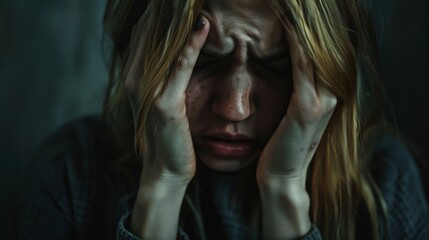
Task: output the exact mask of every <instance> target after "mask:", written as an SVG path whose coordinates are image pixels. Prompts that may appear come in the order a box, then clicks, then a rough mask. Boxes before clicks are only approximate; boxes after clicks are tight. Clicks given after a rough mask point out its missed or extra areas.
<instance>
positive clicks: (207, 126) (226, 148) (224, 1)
mask: <svg viewBox="0 0 429 240" xmlns="http://www.w3.org/2000/svg"><path fill="white" fill-rule="evenodd" d="M202 14H203V15H204V16H206V17H207V18H208V20H209V22H210V33H209V36H208V38H207V40H206V42H205V45H204V47H203V49H202V50H201V53H200V55H199V59H198V62H197V65H196V67H195V68H194V72H193V74H192V78H191V81H190V83H189V85H188V88H187V95H186V108H187V116H188V119H189V124H190V130H191V134H192V138H193V142H194V148H195V152H196V155H197V158H198V159H199V160H201V161H202V162H204V163H205V164H206V165H207V166H208V167H210V168H212V169H214V170H218V171H236V170H239V169H242V168H244V167H245V166H247V165H248V164H249V163H250V162H252V161H255V160H256V159H257V158H258V156H259V154H260V153H261V151H262V150H263V148H264V146H265V144H266V143H267V141H268V140H269V138H270V137H271V135H272V134H273V132H274V131H275V130H276V128H277V126H278V124H279V122H280V121H281V119H282V118H283V116H284V115H285V113H286V110H287V106H288V103H289V99H290V95H291V92H292V73H291V65H290V58H289V51H288V47H287V44H286V39H285V36H284V31H283V27H282V25H281V23H280V21H279V19H278V18H277V16H276V14H275V13H274V12H273V10H272V9H271V8H270V7H269V6H268V4H267V3H266V1H265V0H235V1H229V0H208V1H206V2H205V5H204V7H203V10H202Z"/></svg>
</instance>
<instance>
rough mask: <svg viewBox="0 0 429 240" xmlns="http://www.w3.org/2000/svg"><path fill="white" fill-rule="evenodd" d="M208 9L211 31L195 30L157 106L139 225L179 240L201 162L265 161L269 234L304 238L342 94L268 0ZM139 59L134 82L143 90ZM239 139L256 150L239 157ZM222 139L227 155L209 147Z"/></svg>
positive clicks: (221, 0)
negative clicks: (320, 153) (319, 75)
mask: <svg viewBox="0 0 429 240" xmlns="http://www.w3.org/2000/svg"><path fill="white" fill-rule="evenodd" d="M202 15H203V16H204V17H203V20H204V22H205V24H204V26H203V28H202V29H200V30H198V31H194V32H193V33H192V36H191V39H190V41H189V43H188V45H187V46H186V47H185V49H184V51H183V54H182V56H181V58H180V59H181V60H180V62H179V64H177V66H176V68H175V69H173V70H172V74H171V75H170V78H169V79H168V83H167V86H166V88H165V90H164V91H163V92H161V94H160V95H159V98H158V99H156V101H155V103H154V105H153V107H152V109H151V111H150V115H149V119H148V122H147V128H148V133H149V136H148V139H149V143H148V151H147V152H146V153H145V155H144V156H143V161H144V164H143V165H144V168H143V171H142V176H141V184H140V185H141V187H140V189H139V193H138V197H137V200H136V203H135V207H134V214H133V217H132V223H131V228H132V231H133V232H135V233H136V234H137V235H139V236H141V237H142V238H151V237H154V236H156V237H157V238H159V239H170V238H171V239H172V238H174V237H175V234H176V232H177V222H178V217H179V210H180V206H181V201H182V200H183V196H184V193H185V189H186V187H187V184H188V183H189V182H190V181H191V180H192V178H193V176H194V174H195V170H196V161H197V159H198V160H200V161H202V162H203V163H204V164H206V165H207V166H208V167H210V168H212V169H213V170H217V171H239V170H241V169H243V168H244V167H245V166H247V165H248V164H249V163H251V162H252V161H258V167H257V172H256V179H257V183H258V186H259V189H260V194H261V203H262V212H263V233H264V237H265V238H267V239H289V238H296V237H300V236H303V235H304V234H306V233H307V232H308V231H309V229H310V226H311V224H310V220H309V216H308V211H309V208H310V202H309V197H308V194H307V192H306V189H305V179H306V176H307V170H308V166H309V164H310V162H311V159H312V157H313V155H314V152H315V150H316V148H317V145H318V142H319V140H320V138H321V136H322V134H323V132H324V129H325V128H326V125H327V124H328V122H329V119H330V117H331V115H332V113H333V111H334V109H335V105H336V97H335V96H334V95H333V94H332V93H330V92H329V90H328V89H327V88H326V87H325V86H323V85H321V84H320V83H319V82H318V81H317V80H315V79H314V74H313V65H312V62H311V60H310V59H309V58H308V57H307V56H306V55H305V51H304V49H303V47H302V45H301V44H300V43H299V40H298V38H297V35H296V32H295V29H294V27H293V26H292V24H291V23H290V22H289V21H288V20H287V19H283V24H282V23H281V21H280V19H278V18H277V17H276V15H275V14H274V12H273V11H272V10H271V9H270V7H269V6H268V4H267V3H266V2H265V1H264V0H237V1H227V0H217V1H215V0H212V1H211V0H209V1H206V3H205V5H204V7H203V10H202ZM142 29H144V27H142ZM131 47H132V46H131ZM279 53H280V54H279ZM197 59H198V60H197ZM133 62H135V59H133V58H130V62H129V64H128V65H129V66H130V67H129V75H128V77H127V79H126V82H125V84H126V86H138V84H136V83H135V81H136V80H135V78H133V76H134V74H133V71H135V68H136V67H137V66H135V64H133ZM127 90H128V93H129V95H130V96H133V95H135V91H136V89H135V88H130V87H128V89H127ZM132 101H133V100H132ZM134 101H135V100H134ZM237 136H238V138H239V139H238V141H237ZM243 138H244V139H243ZM231 140H233V142H234V143H233V147H232V148H234V149H237V147H236V145H234V144H236V143H237V142H239V144H241V143H243V142H244V143H247V142H249V141H250V142H251V143H252V145H251V146H252V147H251V148H248V149H247V150H246V151H241V150H240V149H239V151H238V154H237V151H235V150H234V151H229V150H228V149H230V144H231ZM213 141H214V142H215V143H219V142H220V143H221V146H222V147H221V150H222V151H220V152H221V154H219V151H217V150H216V149H217V148H216V147H215V148H214V149H215V150H213V147H207V144H205V143H207V142H213ZM225 145H226V147H225ZM216 146H217V145H216ZM239 148H240V147H239ZM225 149H226V150H227V151H226V153H225V151H223V150H225ZM249 149H250V150H249ZM159 234H161V235H162V236H160V235H159Z"/></svg>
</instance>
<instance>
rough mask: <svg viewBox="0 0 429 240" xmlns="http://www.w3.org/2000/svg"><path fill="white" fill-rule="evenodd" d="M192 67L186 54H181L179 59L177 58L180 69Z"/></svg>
mask: <svg viewBox="0 0 429 240" xmlns="http://www.w3.org/2000/svg"><path fill="white" fill-rule="evenodd" d="M190 67H192V64H191V62H190V61H189V59H187V58H186V57H184V56H180V57H179V59H178V60H177V68H178V69H179V70H182V69H187V68H190Z"/></svg>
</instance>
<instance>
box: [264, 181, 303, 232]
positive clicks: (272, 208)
mask: <svg viewBox="0 0 429 240" xmlns="http://www.w3.org/2000/svg"><path fill="white" fill-rule="evenodd" d="M260 194H261V203H262V219H263V233H264V238H266V239H295V238H298V237H302V236H304V235H306V234H307V233H308V232H309V231H310V229H311V221H310V216H309V210H310V197H309V195H308V193H307V192H306V190H305V188H303V187H302V186H301V184H290V185H284V186H283V188H282V187H281V186H280V185H276V187H275V188H267V186H264V187H262V188H261V187H260Z"/></svg>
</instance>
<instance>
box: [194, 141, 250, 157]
mask: <svg viewBox="0 0 429 240" xmlns="http://www.w3.org/2000/svg"><path fill="white" fill-rule="evenodd" d="M198 142H199V145H200V146H201V147H202V148H203V149H204V150H206V151H207V152H208V153H210V154H211V155H213V156H215V157H220V158H242V157H246V156H249V155H250V154H251V153H252V152H253V151H254V150H255V149H256V148H257V145H258V144H257V143H258V142H257V141H254V140H247V139H246V140H236V139H232V140H231V139H224V138H217V137H202V138H200V139H199V141H198Z"/></svg>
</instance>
